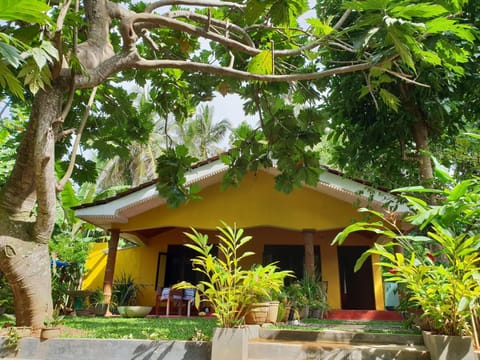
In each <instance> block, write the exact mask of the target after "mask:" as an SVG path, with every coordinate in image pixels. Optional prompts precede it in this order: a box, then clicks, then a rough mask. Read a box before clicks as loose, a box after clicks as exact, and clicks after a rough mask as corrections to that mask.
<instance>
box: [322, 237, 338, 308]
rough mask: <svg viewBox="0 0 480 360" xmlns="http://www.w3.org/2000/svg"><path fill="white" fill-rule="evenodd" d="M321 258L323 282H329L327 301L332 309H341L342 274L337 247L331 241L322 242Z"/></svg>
mask: <svg viewBox="0 0 480 360" xmlns="http://www.w3.org/2000/svg"><path fill="white" fill-rule="evenodd" d="M320 257H321V259H322V261H321V263H322V269H321V270H322V280H323V281H327V282H328V293H327V300H328V306H329V307H330V309H332V310H333V309H341V308H342V299H341V296H340V272H339V269H338V253H337V246H331V245H330V243H329V240H327V239H322V241H321V242H320Z"/></svg>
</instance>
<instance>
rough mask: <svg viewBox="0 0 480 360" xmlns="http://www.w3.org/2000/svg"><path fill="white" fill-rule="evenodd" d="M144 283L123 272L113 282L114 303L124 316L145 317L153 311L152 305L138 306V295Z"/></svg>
mask: <svg viewBox="0 0 480 360" xmlns="http://www.w3.org/2000/svg"><path fill="white" fill-rule="evenodd" d="M141 288H142V285H140V284H138V283H136V282H135V279H134V278H133V276H131V275H130V274H125V273H123V274H121V276H120V278H119V279H118V280H116V281H114V283H113V294H114V303H115V304H116V306H117V311H118V313H119V314H120V315H121V316H123V317H145V316H146V315H148V314H149V313H150V311H152V307H151V306H138V305H137V295H138V294H140V293H141Z"/></svg>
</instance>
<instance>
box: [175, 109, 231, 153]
mask: <svg viewBox="0 0 480 360" xmlns="http://www.w3.org/2000/svg"><path fill="white" fill-rule="evenodd" d="M231 128H232V126H231V124H230V121H229V120H227V119H223V120H221V121H219V122H217V123H214V122H213V107H212V106H208V105H202V106H200V110H199V112H198V113H197V114H196V115H195V117H194V118H192V119H189V120H187V121H186V122H185V123H184V124H183V126H180V127H179V136H180V141H181V142H182V143H183V144H184V145H185V146H186V147H187V148H188V149H189V150H190V151H191V153H192V154H193V155H194V156H196V157H198V158H199V159H200V160H204V159H207V158H209V157H210V156H213V155H214V154H216V153H219V152H221V151H222V150H221V148H220V147H218V146H215V145H218V144H219V143H220V142H221V141H223V139H224V138H225V136H226V134H227V131H229V130H230V129H231Z"/></svg>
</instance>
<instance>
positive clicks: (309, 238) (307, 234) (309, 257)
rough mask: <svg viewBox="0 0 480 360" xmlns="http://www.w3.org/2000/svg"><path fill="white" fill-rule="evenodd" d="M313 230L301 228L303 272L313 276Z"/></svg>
mask: <svg viewBox="0 0 480 360" xmlns="http://www.w3.org/2000/svg"><path fill="white" fill-rule="evenodd" d="M314 236H315V230H312V229H306V230H303V240H304V242H305V273H306V274H307V275H308V276H310V277H312V278H315V252H314V248H313V238H314Z"/></svg>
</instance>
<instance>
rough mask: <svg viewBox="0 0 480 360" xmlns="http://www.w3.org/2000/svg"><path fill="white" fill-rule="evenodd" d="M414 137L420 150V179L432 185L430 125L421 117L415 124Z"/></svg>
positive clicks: (418, 150)
mask: <svg viewBox="0 0 480 360" xmlns="http://www.w3.org/2000/svg"><path fill="white" fill-rule="evenodd" d="M413 138H414V140H415V144H416V147H417V152H418V170H419V174H420V181H421V182H422V183H423V184H424V185H426V186H432V182H433V166H432V160H431V159H430V155H429V146H428V126H427V123H426V121H424V120H423V119H419V120H418V121H416V122H415V123H414V124H413Z"/></svg>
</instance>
